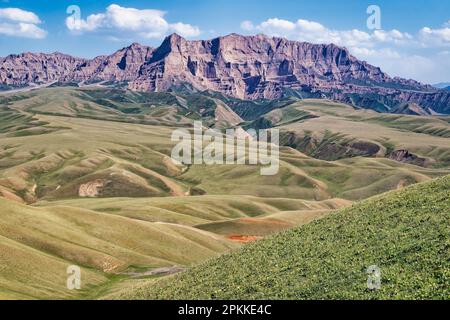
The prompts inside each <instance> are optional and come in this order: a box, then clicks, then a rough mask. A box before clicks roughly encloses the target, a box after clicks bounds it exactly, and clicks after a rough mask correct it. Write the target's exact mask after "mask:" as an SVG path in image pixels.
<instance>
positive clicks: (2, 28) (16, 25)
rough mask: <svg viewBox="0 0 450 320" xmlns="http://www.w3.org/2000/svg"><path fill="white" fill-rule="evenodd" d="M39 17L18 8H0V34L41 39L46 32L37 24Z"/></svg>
mask: <svg viewBox="0 0 450 320" xmlns="http://www.w3.org/2000/svg"><path fill="white" fill-rule="evenodd" d="M39 24H41V20H40V19H39V17H38V16H37V15H36V14H35V13H33V12H31V11H25V10H22V9H19V8H3V9H0V34H3V35H7V36H12V37H23V38H31V39H43V38H45V37H46V36H47V32H46V31H45V30H44V29H41V28H40V27H39V26H38V25H39Z"/></svg>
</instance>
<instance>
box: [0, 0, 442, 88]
mask: <svg viewBox="0 0 450 320" xmlns="http://www.w3.org/2000/svg"><path fill="white" fill-rule="evenodd" d="M71 5H76V6H78V7H79V9H80V16H76V15H71V14H67V13H66V11H67V8H68V7H69V6H71ZM369 5H377V6H378V7H379V8H380V10H381V11H380V12H381V19H380V21H381V26H380V27H381V29H378V30H373V29H369V28H368V26H367V19H368V17H369V14H367V12H366V10H367V8H368V6H369ZM72 12H74V11H72ZM172 32H177V33H180V34H181V35H183V36H185V37H186V38H189V39H209V38H213V37H216V36H220V35H225V34H229V33H232V32H236V33H241V34H257V33H265V34H268V35H273V36H283V37H286V38H289V39H292V40H299V41H309V42H320V43H328V42H334V43H336V44H338V45H342V46H345V47H347V48H348V49H349V50H350V51H351V52H352V54H353V55H355V56H356V57H358V58H360V59H363V60H367V61H368V62H370V63H372V64H375V65H377V66H380V67H382V69H384V70H385V71H386V72H388V73H389V74H391V75H393V76H402V77H406V78H414V79H417V80H419V81H423V82H426V83H437V82H448V81H450V1H445V0H414V1H410V0H409V1H408V0H371V1H366V0H340V1H335V0H322V1H312V0H310V1H302V0H278V1H274V0H227V1H225V0H189V1H188V0H146V1H145V0H131V1H121V0H110V1H103V0H99V1H92V0H79V1H75V0H67V1H66V0H58V1H55V0H0V56H6V55H8V54H11V53H20V52H24V51H32V52H54V51H59V52H64V53H68V54H72V55H76V56H81V57H89V58H91V57H94V56H96V55H100V54H109V53H112V52H114V51H115V50H117V49H119V48H121V47H124V46H126V45H129V44H130V43H132V42H140V43H142V44H147V45H151V46H158V45H159V44H160V43H161V40H162V39H163V38H164V36H166V35H167V34H170V33H172Z"/></svg>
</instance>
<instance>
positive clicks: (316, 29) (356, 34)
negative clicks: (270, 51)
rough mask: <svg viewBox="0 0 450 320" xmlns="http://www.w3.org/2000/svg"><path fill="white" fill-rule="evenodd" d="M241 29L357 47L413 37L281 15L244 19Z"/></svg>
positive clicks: (400, 41)
mask: <svg viewBox="0 0 450 320" xmlns="http://www.w3.org/2000/svg"><path fill="white" fill-rule="evenodd" d="M241 28H242V29H243V30H245V31H253V32H262V33H265V34H267V35H270V36H278V37H287V38H289V39H293V40H299V41H307V42H314V43H334V44H337V45H342V46H347V47H353V46H362V47H373V46H375V45H376V43H380V42H383V43H399V44H400V43H405V42H407V41H409V40H411V39H412V38H413V37H412V36H411V35H410V34H408V33H403V32H400V31H398V30H395V29H394V30H390V31H384V30H376V31H375V32H372V33H368V32H366V31H361V30H357V29H353V30H332V29H328V28H327V27H325V26H324V25H322V24H320V23H318V22H315V21H309V20H304V19H299V20H297V21H295V22H293V21H289V20H283V19H279V18H271V19H268V20H266V21H263V22H261V23H260V24H258V25H254V24H253V23H252V22H251V21H243V22H242V23H241Z"/></svg>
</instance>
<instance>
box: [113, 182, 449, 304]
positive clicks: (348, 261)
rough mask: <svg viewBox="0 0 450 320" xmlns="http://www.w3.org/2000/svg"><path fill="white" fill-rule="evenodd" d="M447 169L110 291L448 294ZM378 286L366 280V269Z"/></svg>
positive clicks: (130, 294) (223, 295)
mask: <svg viewBox="0 0 450 320" xmlns="http://www.w3.org/2000/svg"><path fill="white" fill-rule="evenodd" d="M449 234H450V176H446V177H444V178H440V179H437V180H434V181H431V182H427V183H423V184H419V185H415V186H412V187H409V188H407V189H404V190H401V191H395V192H391V193H387V194H384V195H381V196H377V197H374V198H371V199H369V200H366V201H363V202H360V203H358V204H355V205H353V206H352V207H350V208H347V209H343V210H340V211H338V212H337V213H336V214H332V215H329V216H327V217H326V218H323V219H321V220H318V221H316V222H313V223H311V224H308V225H305V226H302V227H299V228H296V229H293V230H290V231H287V232H283V233H281V234H278V235H276V236H273V237H270V238H266V239H265V240H261V241H259V242H255V243H252V244H250V245H248V246H245V247H244V248H243V249H242V250H239V251H236V252H233V253H231V254H227V255H224V256H222V257H220V258H217V259H213V260H210V261H209V262H207V263H204V264H202V265H200V266H198V267H195V268H193V269H191V270H190V271H188V272H185V273H183V274H180V275H177V276H175V277H173V278H169V279H162V280H159V281H158V282H155V281H149V282H147V283H144V284H141V285H140V286H138V287H135V288H133V289H130V288H128V289H127V290H126V291H123V292H121V293H119V294H118V295H116V296H114V297H115V298H117V297H118V298H130V299H136V298H138V299H354V298H355V299H449V298H450V289H449V283H450V238H449ZM372 265H376V266H378V267H379V268H380V269H381V288H380V290H374V291H371V290H369V289H368V288H367V279H368V274H367V272H366V271H367V269H368V267H369V266H372Z"/></svg>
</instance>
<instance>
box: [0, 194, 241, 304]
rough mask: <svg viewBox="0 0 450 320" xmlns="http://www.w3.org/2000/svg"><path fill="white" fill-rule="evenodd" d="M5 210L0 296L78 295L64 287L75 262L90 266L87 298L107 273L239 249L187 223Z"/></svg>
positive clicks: (72, 211) (61, 210) (75, 211)
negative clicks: (67, 273) (69, 269)
mask: <svg viewBox="0 0 450 320" xmlns="http://www.w3.org/2000/svg"><path fill="white" fill-rule="evenodd" d="M0 208H1V211H0V266H1V267H0V296H6V297H8V296H12V297H13V296H14V295H13V294H18V295H20V296H22V297H24V298H56V297H58V298H63V297H65V298H70V297H74V294H77V293H74V292H71V291H68V290H67V289H66V287H65V281H66V279H67V275H66V268H67V267H68V266H69V265H73V264H74V265H78V266H82V267H83V268H84V270H83V274H82V281H83V289H84V291H83V292H82V294H84V293H86V292H88V291H89V290H90V289H92V288H93V287H95V286H98V285H101V284H105V283H106V282H109V277H110V276H108V275H112V274H119V273H123V272H124V271H129V270H133V268H139V269H147V270H148V269H152V268H157V267H162V266H173V265H190V264H192V263H195V262H198V261H202V260H205V259H206V258H209V257H211V256H214V255H217V254H219V253H223V252H225V251H227V250H229V249H231V248H235V247H236V245H235V244H233V243H230V242H229V241H227V240H225V239H224V238H223V237H220V236H217V235H214V234H212V233H209V232H205V231H202V230H199V229H195V228H192V227H188V226H182V225H176V224H160V223H151V222H146V221H139V220H134V219H129V218H125V217H120V216H116V215H110V214H105V213H99V212H94V211H89V210H85V209H79V208H74V207H68V206H53V207H51V208H33V207H30V206H26V205H22V204H18V203H15V202H13V201H8V200H4V199H1V198H0ZM25 266H26V267H25ZM30 268H31V269H30Z"/></svg>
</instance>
